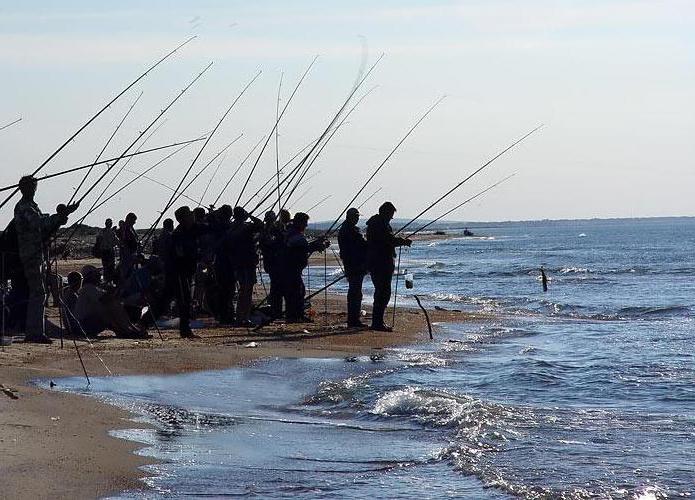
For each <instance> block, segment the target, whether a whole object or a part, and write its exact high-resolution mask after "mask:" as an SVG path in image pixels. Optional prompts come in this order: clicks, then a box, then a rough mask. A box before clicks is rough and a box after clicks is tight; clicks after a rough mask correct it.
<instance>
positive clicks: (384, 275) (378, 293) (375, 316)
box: [367, 201, 412, 332]
mask: <svg viewBox="0 0 695 500" xmlns="http://www.w3.org/2000/svg"><path fill="white" fill-rule="evenodd" d="M395 214H396V207H395V206H394V205H393V203H391V202H390V201H387V202H385V203H384V204H382V205H381V206H380V207H379V213H378V214H376V215H373V216H372V217H371V218H370V219H369V220H368V221H367V268H368V269H369V274H370V276H371V278H372V283H373V284H374V306H373V308H372V324H371V327H370V328H371V329H372V330H376V331H381V332H390V331H392V328H391V327H390V326H388V325H386V324H385V323H384V313H385V312H386V307H388V304H389V301H390V300H391V279H392V278H393V271H394V270H395V268H396V266H395V261H394V259H395V257H396V248H398V247H402V246H410V245H411V243H412V242H411V241H410V240H409V239H407V238H399V237H397V236H395V235H394V234H393V229H392V228H391V219H393V216H394V215H395Z"/></svg>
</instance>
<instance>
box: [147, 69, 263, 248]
mask: <svg viewBox="0 0 695 500" xmlns="http://www.w3.org/2000/svg"><path fill="white" fill-rule="evenodd" d="M260 75H261V70H259V71H258V72H257V73H256V74H255V75H254V77H253V78H251V80H250V81H249V82H248V83H247V84H246V86H245V87H244V88H243V89H242V90H241V92H240V93H239V95H238V96H237V97H236V98H235V99H234V100H233V101H232V103H231V104H230V105H229V107H227V109H226V110H225V112H224V114H223V115H222V117H221V118H220V119H219V121H218V122H217V125H215V128H214V129H212V132H210V134H209V135H208V138H207V139H206V140H205V142H204V143H203V145H202V146H201V148H200V150H199V151H198V154H197V155H196V156H195V158H194V159H193V161H192V162H191V164H190V166H189V167H188V169H187V170H186V172H185V173H184V174H183V177H181V180H180V181H179V183H178V185H177V186H176V191H178V190H179V189H181V186H182V185H183V183H184V182H185V181H186V178H187V177H188V174H189V173H190V172H191V170H192V169H193V167H194V166H195V164H196V162H197V161H198V159H199V158H200V155H202V154H203V151H204V150H205V148H206V146H207V145H208V144H209V143H210V140H211V139H212V138H213V137H214V135H215V133H216V132H217V130H219V128H220V126H222V123H223V122H224V120H225V118H227V115H229V113H230V112H231V111H232V109H233V108H234V106H236V104H237V102H239V99H241V97H242V96H243V95H244V94H245V93H246V91H247V90H248V89H249V87H251V85H253V82H255V81H256V79H258V77H259V76H260ZM176 199H177V198H176V192H174V193H172V195H171V197H170V198H169V201H168V202H167V203H166V205H165V206H164V210H162V211H161V212H160V214H159V215H158V216H157V219H156V220H155V221H154V223H153V224H152V226H151V227H150V228H149V229H148V231H147V232H146V233H145V236H144V237H143V239H142V240H141V243H144V244H143V246H145V245H146V244H147V242H149V240H150V238H151V237H152V235H153V234H154V230H155V229H156V228H157V224H159V222H160V221H161V220H162V217H163V216H164V214H165V213H166V212H167V211H168V210H169V209H170V208H171V206H172V205H173V203H174V202H175V201H176Z"/></svg>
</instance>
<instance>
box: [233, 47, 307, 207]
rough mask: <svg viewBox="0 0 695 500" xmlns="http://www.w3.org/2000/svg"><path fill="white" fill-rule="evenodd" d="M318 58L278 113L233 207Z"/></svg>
mask: <svg viewBox="0 0 695 500" xmlns="http://www.w3.org/2000/svg"><path fill="white" fill-rule="evenodd" d="M318 57H319V56H314V59H313V60H312V61H311V63H310V64H309V66H308V67H307V69H306V70H305V71H304V73H303V74H302V76H301V78H300V79H299V81H298V82H297V85H295V87H294V90H293V91H292V93H291V94H290V97H289V98H288V99H287V102H286V103H285V106H284V107H283V108H282V112H281V113H280V116H278V118H277V120H275V124H274V125H273V128H272V129H271V130H270V133H269V134H268V137H267V139H266V141H265V144H263V147H262V148H261V151H260V152H259V153H258V158H256V161H255V162H254V164H253V167H251V171H250V172H249V175H248V177H247V178H246V181H245V182H244V185H243V186H242V188H241V191H240V192H239V196H238V197H237V200H236V202H235V203H234V206H237V205H239V201H241V197H242V195H243V194H244V191H245V190H246V186H248V184H249V181H250V180H251V176H252V175H253V172H254V171H255V170H256V167H257V166H258V163H259V162H260V161H261V157H262V156H263V152H264V151H265V148H266V147H267V146H268V143H269V142H270V139H271V138H272V136H273V133H274V132H275V130H276V129H277V127H278V124H279V123H280V120H281V119H282V117H283V116H284V115H285V112H286V111H287V108H289V106H290V103H291V102H292V99H293V98H294V96H295V94H296V93H297V91H298V90H299V87H300V86H301V85H302V82H303V81H304V79H305V78H306V76H307V75H308V74H309V71H310V70H311V68H312V67H313V66H314V63H316V60H317V59H318Z"/></svg>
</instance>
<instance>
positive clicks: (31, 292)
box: [14, 175, 79, 344]
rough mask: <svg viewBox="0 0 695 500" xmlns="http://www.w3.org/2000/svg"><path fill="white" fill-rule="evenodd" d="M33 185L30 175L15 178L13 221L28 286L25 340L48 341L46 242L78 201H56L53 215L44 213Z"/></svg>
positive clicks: (66, 219) (34, 181)
mask: <svg viewBox="0 0 695 500" xmlns="http://www.w3.org/2000/svg"><path fill="white" fill-rule="evenodd" d="M36 188H37V181H36V179H35V178H34V177H33V176H30V175H28V176H24V177H22V178H21V179H20V180H19V190H20V192H21V193H22V199H21V200H19V202H18V203H17V205H16V206H15V208H14V222H15V229H16V232H17V249H18V253H19V260H20V262H21V265H22V270H23V272H24V279H25V283H26V287H27V290H28V300H27V304H26V327H25V340H26V341H27V342H37V343H41V344H50V343H51V339H49V338H48V337H47V336H46V331H45V323H44V312H45V311H44V307H45V306H44V304H45V302H46V289H45V287H44V280H43V273H44V269H45V267H44V266H45V263H46V259H47V255H46V243H47V242H48V240H49V238H50V237H51V235H52V234H53V233H54V232H55V231H57V230H58V228H59V227H60V226H62V225H63V224H65V223H66V222H67V221H68V215H70V214H71V213H73V212H74V211H75V210H77V208H78V206H79V204H75V205H69V206H67V207H66V206H65V205H59V206H58V210H57V213H56V214H55V215H47V214H44V213H42V212H41V210H40V209H39V206H38V205H37V204H36V202H35V201H34V196H35V195H36Z"/></svg>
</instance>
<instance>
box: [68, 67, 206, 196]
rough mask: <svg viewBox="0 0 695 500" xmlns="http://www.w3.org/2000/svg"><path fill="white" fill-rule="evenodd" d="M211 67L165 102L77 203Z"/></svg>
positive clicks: (87, 194)
mask: <svg viewBox="0 0 695 500" xmlns="http://www.w3.org/2000/svg"><path fill="white" fill-rule="evenodd" d="M211 67H212V63H210V64H208V65H207V66H206V67H205V68H204V69H203V71H201V72H200V73H198V75H196V77H195V78H194V79H193V80H191V82H190V83H189V84H188V85H186V87H184V89H183V90H181V92H179V93H178V94H177V95H176V97H174V99H173V100H172V101H171V102H169V104H167V105H166V107H165V108H164V109H162V110H161V111H160V112H159V114H158V115H157V116H156V117H155V119H154V120H152V121H151V122H150V123H149V124H148V125H147V127H145V129H144V130H143V131H142V132H140V133H139V134H138V136H137V137H136V138H135V140H134V141H133V142H131V143H130V145H129V146H128V147H127V148H126V149H125V151H123V153H122V154H121V156H119V157H118V158H117V159H116V161H115V162H114V163H112V164H110V165H109V167H108V168H107V169H106V171H105V172H104V173H103V174H101V176H100V177H99V178H98V179H97V180H96V182H94V183H93V184H92V186H91V187H90V188H89V189H88V190H87V192H86V193H84V194H83V195H82V196H81V197H80V198H79V199H78V200H77V203H78V204H80V203H81V202H82V201H84V199H85V198H86V197H87V196H89V193H91V192H92V191H93V190H94V188H96V187H97V185H98V184H99V183H100V182H101V181H102V180H103V179H104V178H105V177H106V176H107V175H108V173H109V172H110V171H111V170H112V169H113V167H115V166H116V165H117V164H118V162H119V161H121V160H122V159H123V157H124V156H125V155H126V153H128V151H130V149H131V148H132V147H134V146H135V144H137V143H138V142H139V141H140V139H141V138H142V137H143V136H144V135H145V134H146V133H147V132H148V131H149V130H150V128H152V127H153V126H154V125H155V124H156V123H157V122H158V121H159V119H160V118H161V117H162V116H164V114H165V113H166V112H167V111H169V110H170V109H171V107H172V106H173V105H174V104H175V103H176V102H177V101H178V100H179V99H180V98H181V97H182V96H183V95H184V94H185V93H186V92H187V91H188V89H190V88H191V87H192V86H193V85H194V84H195V83H196V82H197V81H198V80H199V79H200V78H201V77H202V76H203V75H204V74H205V72H206V71H208V70H209V69H210V68H211Z"/></svg>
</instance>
